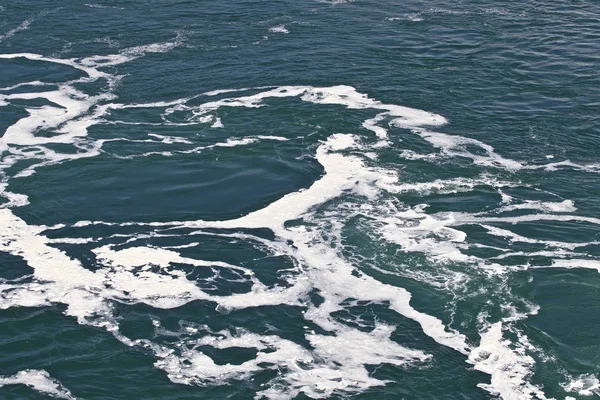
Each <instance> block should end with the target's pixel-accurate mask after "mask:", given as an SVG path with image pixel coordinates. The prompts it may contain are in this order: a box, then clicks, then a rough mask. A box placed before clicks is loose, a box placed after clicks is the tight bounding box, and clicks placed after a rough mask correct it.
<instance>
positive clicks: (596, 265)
mask: <svg viewBox="0 0 600 400" xmlns="http://www.w3.org/2000/svg"><path fill="white" fill-rule="evenodd" d="M552 267H554V268H568V269H570V268H589V269H595V270H597V271H598V272H600V260H590V259H569V260H552Z"/></svg>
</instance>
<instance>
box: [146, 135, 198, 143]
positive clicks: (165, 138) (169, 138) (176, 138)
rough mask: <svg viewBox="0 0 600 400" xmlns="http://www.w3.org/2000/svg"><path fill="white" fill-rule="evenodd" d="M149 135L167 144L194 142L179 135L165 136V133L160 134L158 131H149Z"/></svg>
mask: <svg viewBox="0 0 600 400" xmlns="http://www.w3.org/2000/svg"><path fill="white" fill-rule="evenodd" d="M148 136H151V137H154V138H157V139H158V140H159V141H160V142H161V143H165V144H173V143H184V144H192V142H191V141H190V140H189V139H186V138H183V137H179V136H164V135H159V134H157V133H149V134H148Z"/></svg>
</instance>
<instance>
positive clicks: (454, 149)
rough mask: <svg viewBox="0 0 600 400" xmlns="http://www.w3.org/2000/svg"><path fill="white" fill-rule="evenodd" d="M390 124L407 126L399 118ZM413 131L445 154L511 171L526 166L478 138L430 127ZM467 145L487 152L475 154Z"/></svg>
mask: <svg viewBox="0 0 600 400" xmlns="http://www.w3.org/2000/svg"><path fill="white" fill-rule="evenodd" d="M390 124H391V125H395V126H399V127H405V124H404V123H403V122H398V120H394V121H392V122H391V123H390ZM413 132H415V133H417V134H419V135H420V136H421V137H422V138H423V139H425V140H426V141H427V142H429V143H431V145H433V146H434V147H436V148H438V149H440V150H441V151H442V153H443V154H445V155H447V156H450V157H465V158H470V159H471V160H473V163H475V164H477V165H481V166H485V167H493V168H502V169H506V170H509V171H518V170H520V169H522V168H523V167H524V165H523V164H522V163H521V162H519V161H515V160H511V159H508V158H504V157H502V156H501V155H499V154H498V153H496V152H495V151H494V148H493V147H492V146H490V145H489V144H486V143H483V142H481V141H479V140H477V139H472V138H467V137H463V136H455V135H448V134H445V133H440V132H433V131H431V130H428V129H413ZM467 146H474V147H478V148H479V149H481V150H483V152H484V153H485V154H484V155H480V154H475V153H473V152H471V151H469V149H468V148H467Z"/></svg>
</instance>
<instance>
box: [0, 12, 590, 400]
mask: <svg viewBox="0 0 600 400" xmlns="http://www.w3.org/2000/svg"><path fill="white" fill-rule="evenodd" d="M327 3H335V4H336V5H339V6H342V5H343V3H352V2H346V1H334V2H327ZM86 6H87V7H88V8H92V9H96V8H105V7H106V6H104V5H97V4H87V5H86ZM440 13H445V11H442V10H441V9H440V10H435V11H431V12H430V13H429V14H427V15H431V14H440ZM421 15H425V14H421V13H411V14H406V19H407V20H409V21H411V22H420V21H422V18H421ZM403 18H404V17H403ZM400 19H402V18H400V17H389V18H388V19H387V20H389V21H394V22H399V20H400ZM30 23H31V21H30V20H27V21H25V22H23V23H22V24H21V25H19V26H18V27H17V28H14V29H12V30H10V31H8V32H7V33H5V34H4V35H1V36H0V41H2V40H3V39H5V38H10V37H11V36H12V35H15V34H16V33H18V32H19V31H22V30H25V29H27V28H28V27H29V25H30ZM269 31H270V32H271V33H282V34H287V33H290V32H289V31H288V29H286V24H281V25H277V26H273V27H271V28H269ZM290 36H291V35H290ZM185 46H186V43H185V40H184V39H181V40H177V41H169V42H158V43H151V44H145V45H140V46H133V47H125V48H123V49H122V50H120V51H119V52H118V53H115V54H108V55H86V56H83V57H74V58H61V57H53V56H45V55H41V54H34V53H26V52H19V53H4V54H0V59H1V60H5V61H7V62H26V63H31V64H32V65H36V66H38V67H39V68H43V66H44V65H53V66H60V67H65V68H68V69H72V70H73V72H76V73H77V74H79V76H78V77H76V78H73V79H70V78H67V79H65V80H61V81H58V82H57V81H52V82H50V81H48V82H45V81H44V80H45V79H46V77H44V76H43V75H42V76H37V77H36V80H32V81H28V82H19V83H14V84H10V85H7V86H6V87H3V88H0V107H6V108H13V107H21V108H22V111H23V112H24V113H25V114H26V115H24V116H21V117H20V118H18V119H17V120H16V121H15V122H13V123H11V124H10V125H8V127H7V128H6V129H5V130H4V133H3V135H2V137H1V138H0V152H1V154H2V161H1V164H0V172H1V177H2V182H1V183H0V191H1V192H0V194H1V195H2V197H3V198H4V199H5V201H4V202H3V203H2V204H1V205H0V206H1V207H2V208H1V209H0V220H1V223H0V251H1V252H3V253H5V254H10V255H11V256H14V257H17V258H18V259H20V260H22V261H24V262H25V263H26V265H27V267H28V268H29V270H28V271H29V272H27V273H25V274H23V275H22V276H18V277H8V278H4V277H3V278H0V308H1V309H3V310H12V309H17V308H36V307H51V306H55V305H60V306H61V307H62V308H61V310H62V312H63V313H64V315H66V316H67V317H69V318H71V319H73V320H76V321H77V323H78V324H80V325H83V326H88V327H92V328H93V329H96V330H98V331H102V332H107V333H109V334H110V335H112V337H113V338H114V339H116V340H117V341H118V343H119V346H121V347H123V348H128V349H133V351H136V352H139V353H141V354H146V355H150V357H151V358H152V360H153V361H152V362H151V364H152V366H153V368H156V369H158V370H160V371H161V373H163V374H166V376H167V377H168V379H169V380H170V382H172V384H174V385H176V386H177V387H178V386H180V385H183V386H191V387H220V386H230V385H236V382H253V381H255V380H256V382H260V386H258V387H253V388H252V389H251V391H252V392H253V395H254V398H256V399H261V398H268V399H292V398H296V397H297V396H301V395H304V396H308V397H309V398H314V399H321V398H323V399H324V398H331V397H333V396H341V397H345V396H349V395H360V394H365V395H369V393H370V390H373V389H374V388H380V387H386V386H390V385H391V384H393V383H394V380H393V379H390V378H389V377H387V376H386V374H385V373H381V374H379V373H378V372H377V370H378V368H380V367H382V366H392V367H393V368H401V370H402V371H407V373H417V374H418V372H415V371H419V370H425V369H428V368H433V366H434V365H435V364H436V363H439V362H441V361H440V360H438V357H439V356H438V354H439V353H440V352H442V353H443V354H451V355H449V357H455V358H456V359H457V360H461V363H462V364H454V368H463V369H465V370H468V371H478V372H481V373H482V375H477V376H478V377H479V379H480V380H479V382H478V384H477V385H475V386H477V387H479V388H480V389H483V391H485V392H483V391H482V392H481V393H479V395H481V394H482V393H487V394H489V395H491V396H499V397H501V398H503V399H506V400H512V399H549V398H554V396H555V395H554V394H552V395H550V394H548V392H547V387H548V386H552V385H554V386H557V382H556V381H557V379H560V380H561V382H560V387H561V388H562V389H563V390H564V395H563V396H562V397H563V398H568V397H566V396H569V395H570V396H574V395H579V396H597V395H600V391H599V384H598V378H597V375H595V374H594V373H589V372H588V373H584V374H582V373H581V372H577V371H575V370H570V369H569V367H568V366H567V365H563V364H561V363H562V362H563V360H562V359H561V358H560V357H559V356H557V355H555V354H554V353H553V350H552V348H548V347H547V346H546V344H545V342H546V339H545V338H543V335H544V332H543V331H541V330H539V331H538V330H534V329H532V328H531V327H530V326H528V324H527V321H528V319H529V318H530V317H532V316H535V315H537V314H538V313H539V312H540V309H541V307H540V306H539V305H538V304H536V302H535V300H533V299H531V297H530V296H527V294H526V293H524V291H523V290H522V286H523V285H527V283H523V282H522V283H516V282H515V280H516V279H517V278H516V277H518V276H521V275H520V274H524V273H530V271H534V270H535V271H552V270H558V269H560V270H565V271H571V270H573V269H576V270H579V269H582V270H597V271H598V272H600V261H599V260H598V258H597V257H595V256H594V255H593V254H594V251H593V249H595V248H597V245H598V243H600V242H598V241H596V240H593V239H591V236H593V235H591V234H582V235H580V236H577V235H575V234H574V235H569V236H567V235H565V237H564V238H563V239H561V240H556V238H555V237H554V235H552V234H550V233H551V231H552V229H561V228H564V229H567V230H569V232H570V231H571V230H572V229H577V228H574V227H573V226H574V224H575V225H576V226H577V227H581V229H583V230H587V231H589V232H597V229H598V225H600V218H598V217H596V216H594V215H590V214H588V213H587V212H586V211H585V210H583V211H581V210H580V205H579V204H578V202H577V201H574V200H573V199H569V198H564V196H563V195H561V194H559V193H552V192H548V191H544V190H542V189H540V188H539V187H538V185H537V184H536V182H535V180H532V179H530V178H529V175H528V174H531V173H540V174H544V175H543V177H544V179H553V178H552V177H553V174H557V173H564V172H565V171H567V172H571V173H578V174H584V175H586V176H587V175H592V176H594V175H595V174H597V172H598V168H597V167H596V164H593V163H584V162H571V161H569V160H565V161H558V162H555V161H553V159H552V158H547V159H546V160H545V161H544V162H541V163H540V162H539V161H529V160H527V159H517V158H511V157H509V156H508V155H506V154H504V153H503V152H502V151H501V150H499V149H496V148H495V147H493V146H492V145H490V144H488V143H486V141H484V140H480V139H479V138H474V137H469V132H465V133H464V135H465V136H462V135H459V134H456V133H452V134H451V133H445V132H447V131H446V129H447V127H451V126H452V123H451V122H449V121H448V120H447V119H446V118H445V117H444V116H442V115H438V114H436V113H434V112H429V111H426V110H421V109H417V108H412V107H408V106H406V105H401V104H394V103H390V102H385V101H379V100H377V99H375V98H374V97H371V96H370V95H369V94H367V93H363V92H362V91H360V90H358V89H356V88H355V87H353V86H349V85H331V86H327V85H324V86H313V85H302V84H295V85H284V86H279V85H278V82H276V81H273V82H268V84H269V85H272V86H264V85H257V86H256V87H251V86H249V87H244V88H241V87H238V88H235V87H229V88H227V87H226V88H224V89H215V90H212V91H209V92H198V93H193V94H191V95H188V96H186V97H181V98H177V96H172V97H157V98H154V97H153V96H152V94H151V93H152V88H151V87H150V89H149V90H148V95H147V96H145V97H144V101H137V100H135V101H131V102H128V101H123V100H121V99H120V93H121V92H120V89H119V88H120V87H121V85H123V83H122V81H123V80H124V79H126V78H124V77H123V76H122V75H120V74H119V72H118V71H117V70H116V69H117V68H118V67H119V66H123V65H127V64H128V63H132V62H134V61H136V60H138V59H141V58H143V57H145V56H147V55H151V54H167V53H169V52H174V51H176V50H177V49H180V48H184V47H185ZM22 104H28V105H27V106H24V107H23V106H22ZM40 104H41V105H40ZM296 108H298V109H300V110H302V112H303V113H304V112H307V114H306V115H309V116H310V115H312V116H314V115H324V116H326V117H325V119H322V118H319V120H322V121H326V122H327V121H328V120H329V119H330V118H329V117H328V116H331V119H335V118H339V119H340V121H338V122H339V129H338V130H336V129H331V126H332V125H328V126H325V127H322V126H320V125H311V127H310V129H306V132H304V133H302V134H295V133H294V132H291V133H290V132H287V131H286V130H285V129H281V131H280V132H279V133H277V134H273V133H272V131H271V130H267V129H264V130H253V129H248V130H247V131H245V130H240V129H239V125H238V122H237V121H236V118H240V119H242V120H243V121H245V120H253V119H260V118H264V116H265V114H264V112H269V110H270V109H274V110H276V111H277V110H281V109H296ZM265 110H266V111H265ZM305 110H308V111H305ZM274 112H275V111H274ZM348 121H350V122H348ZM230 124H231V125H233V126H234V128H230ZM128 127H135V129H133V130H132V131H131V132H129V131H126V130H124V129H125V128H128ZM137 127H142V128H141V130H138V128H137ZM311 129H313V132H311ZM200 130H202V132H206V133H203V134H202V135H197V134H190V132H195V131H200ZM123 132H125V133H123ZM142 132H143V133H142ZM186 132H187V133H186ZM315 132H318V134H315ZM450 132H452V130H450ZM263 146H274V148H275V149H276V151H277V157H279V158H280V159H281V160H282V161H281V163H282V165H287V164H289V163H292V162H294V163H295V162H298V163H302V162H311V163H313V164H314V165H316V166H317V167H318V168H319V170H318V173H317V174H314V176H315V177H314V179H312V180H311V181H310V182H309V183H308V184H306V185H305V186H304V187H303V188H298V189H297V190H293V191H290V192H288V193H283V194H282V193H276V194H275V195H273V196H271V197H270V198H269V200H268V201H262V203H261V204H260V206H253V207H254V208H253V209H252V210H250V211H248V210H246V211H244V212H241V213H238V215H237V216H232V217H224V218H220V217H218V218H204V217H203V218H179V219H170V218H168V215H171V214H169V213H166V214H163V213H162V212H161V209H160V208H157V209H156V210H155V212H154V213H153V215H150V216H143V217H138V216H135V215H134V216H133V217H131V218H128V216H127V215H126V214H125V215H121V216H120V217H119V218H112V219H110V218H107V219H106V220H102V219H96V217H95V216H94V215H90V216H89V218H87V219H81V220H76V219H75V220H72V219H71V220H62V221H59V222H58V223H56V222H50V223H48V224H46V222H45V218H44V216H43V214H40V215H39V216H38V217H36V218H32V216H33V215H35V214H29V211H27V212H24V211H23V210H28V209H30V208H31V207H32V206H33V207H35V205H36V204H37V203H38V201H39V199H37V198H34V197H32V196H31V194H30V193H28V192H27V191H26V190H24V191H22V192H21V191H20V190H19V188H21V187H23V185H22V184H21V182H23V181H26V180H33V181H35V179H36V177H37V176H38V175H42V174H43V173H44V172H43V171H47V170H53V169H56V168H62V167H63V166H64V167H65V168H66V167H68V166H69V165H73V164H76V165H78V166H80V167H81V166H84V165H91V164H94V163H96V164H101V165H108V166H110V165H111V163H115V162H117V160H121V161H123V162H128V163H132V164H128V165H133V163H142V162H143V163H144V165H150V164H152V163H153V162H161V160H165V159H179V158H184V157H197V158H196V159H195V161H194V162H195V163H203V162H208V161H209V160H212V159H214V160H217V161H219V160H220V159H225V160H227V159H229V160H231V159H232V158H235V155H236V154H250V157H252V156H253V155H256V154H259V152H260V150H261V149H262V147H263ZM298 148H300V149H301V150H302V155H301V156H296V157H295V158H294V157H291V158H289V159H285V157H290V154H295V153H293V152H292V151H291V150H287V149H296V150H297V149H298ZM296 150H294V151H296ZM236 151H239V152H247V153H235V152H236ZM287 151H290V152H289V153H288V152H287ZM201 157H202V158H201ZM186 159H187V158H186ZM192 159H193V158H192ZM211 162H212V161H211ZM223 162H225V161H223ZM411 163H418V165H421V166H430V167H431V168H438V169H440V171H443V173H442V172H440V173H439V174H438V176H434V177H433V178H432V179H428V178H431V175H423V176H421V177H420V178H417V179H414V177H412V176H411V175H410V173H408V172H405V171H403V169H402V168H403V165H411ZM414 165H416V164H414ZM455 165H458V166H460V167H457V168H456V170H452V167H453V166H455ZM398 166H400V168H399V167H398ZM73 168H75V167H73ZM461 168H463V169H464V168H468V169H469V171H470V172H469V173H468V174H462V173H461V171H462V170H461ZM181 173H182V174H183V173H185V171H182V172H181ZM271 173H272V174H275V175H277V174H278V172H277V171H276V170H275V171H273V172H271ZM114 174H119V171H116V170H115V171H114ZM279 174H281V173H279ZM92 179H94V178H92ZM224 179H225V178H224ZM57 184H60V185H68V184H69V182H60V183H57ZM129 184H131V185H143V184H139V183H137V182H130V183H129ZM164 184H165V187H168V185H169V182H165V183H164ZM174 184H175V183H174ZM297 186H298V185H297ZM476 193H484V194H485V196H487V197H488V200H487V202H486V204H485V206H478V205H477V204H475V206H465V207H460V205H457V206H456V208H455V209H454V210H450V211H449V210H447V209H446V210H444V208H443V207H440V202H443V201H444V199H449V200H448V201H457V200H456V199H460V198H461V197H460V196H464V198H468V196H471V195H474V194H476ZM206 195H207V196H210V195H211V194H210V193H207V194H206ZM236 196H244V194H240V193H237V194H236ZM179 200H180V199H173V200H172V202H173V204H175V205H174V206H175V207H176V206H177V205H176V204H177V202H178V201H179ZM86 201H93V198H91V197H90V198H87V199H86ZM131 201H132V202H136V201H139V200H138V199H137V198H135V197H134V198H133V199H132V200H131ZM222 201H224V202H225V199H223V200H222ZM224 204H226V203H224ZM447 208H449V209H452V207H447ZM76 215H77V214H76ZM100 215H102V213H100ZM140 215H141V214H140ZM36 219H37V220H38V221H40V222H39V223H36V222H35V221H36ZM549 224H551V225H549ZM523 226H527V227H529V228H530V229H524V228H522V227H523ZM550 226H551V227H550ZM549 232H550V233H549ZM590 239H591V240H590ZM211 243H213V244H211ZM214 243H219V245H218V246H225V247H226V248H229V249H230V250H229V251H233V252H235V251H236V250H239V251H240V256H231V255H228V254H226V253H223V254H221V255H220V257H219V254H220V253H215V254H212V255H210V253H207V252H205V253H203V250H205V249H207V248H209V247H210V246H217V245H215V244H214ZM591 249H592V250H591ZM244 252H251V253H252V254H253V256H247V255H244ZM202 254H205V256H206V257H205V258H204V257H202ZM260 260H271V261H272V263H271V265H270V267H269V268H268V269H266V270H265V267H264V266H261V265H262V264H261V261H260ZM417 288H423V289H422V290H421V289H417ZM415 290H417V292H415ZM428 293H429V294H428ZM427 296H430V297H431V301H432V304H431V305H427V300H426V297H427ZM197 304H203V305H208V307H209V308H210V309H212V310H214V311H216V317H215V318H218V319H219V320H224V321H230V322H227V323H225V324H224V323H215V325H214V326H212V324H211V322H212V321H209V322H208V323H205V322H195V321H192V320H189V317H186V316H185V315H183V316H182V317H181V318H179V319H178V327H174V326H172V324H171V325H170V326H167V325H168V324H167V323H166V322H165V321H162V320H161V318H160V317H155V316H152V314H150V313H148V314H144V313H142V314H140V315H136V316H135V318H137V319H140V318H142V319H144V320H145V322H144V323H145V324H146V325H145V326H147V327H146V328H144V329H140V331H139V332H135V333H133V332H132V331H131V329H130V328H128V327H127V325H128V323H129V322H130V321H128V315H129V314H127V313H124V312H122V309H127V308H134V307H136V306H143V307H147V308H146V309H150V310H157V311H158V310H172V311H173V312H174V313H176V312H178V310H180V309H182V308H184V307H190V306H194V305H197ZM265 309H273V310H275V311H274V312H275V313H281V314H282V315H284V316H283V317H282V318H284V321H287V322H286V323H289V324H291V326H293V328H292V330H294V332H293V334H290V333H289V332H282V331H281V327H279V328H277V327H275V326H277V325H278V326H281V324H278V323H277V321H271V320H270V318H273V315H271V314H264V321H261V322H263V323H265V324H267V325H268V326H273V328H272V329H271V328H269V329H267V330H264V329H262V330H261V329H260V328H258V329H257V328H256V327H255V326H253V325H252V323H251V322H252V321H243V320H241V321H240V320H239V318H238V319H234V318H232V315H233V314H235V312H236V311H240V310H245V311H246V310H247V311H248V312H250V311H257V310H260V311H261V312H262V310H265ZM292 310H293V311H292ZM161 315H164V314H161ZM271 324H272V325H271ZM411 324H412V325H411ZM400 326H403V327H404V326H410V327H411V328H410V329H409V330H408V332H411V333H406V334H405V333H404V332H401V328H400ZM412 331H414V332H412ZM227 352H230V353H231V354H238V353H239V354H243V355H244V356H243V357H242V358H243V360H236V362H233V361H230V362H224V361H222V360H220V359H219V354H226V353H227ZM549 369H550V370H554V373H552V372H548V370H549ZM0 372H2V371H0ZM11 385H26V386H28V387H30V388H31V389H33V390H35V391H37V392H39V393H41V394H46V395H50V396H54V397H56V398H63V399H75V398H79V397H76V394H77V393H76V390H75V389H71V390H72V391H73V393H75V395H74V394H72V393H71V391H69V389H66V388H65V387H64V386H63V384H62V383H59V381H58V380H57V379H54V378H53V377H51V375H50V374H49V373H48V372H46V371H45V370H42V369H23V370H21V371H19V372H16V373H14V374H7V375H1V376H0V388H2V387H8V386H11ZM250 385H252V383H250ZM472 389H474V388H472ZM552 390H553V391H555V390H556V389H552ZM553 393H554V392H553Z"/></svg>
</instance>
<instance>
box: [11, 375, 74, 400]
mask: <svg viewBox="0 0 600 400" xmlns="http://www.w3.org/2000/svg"><path fill="white" fill-rule="evenodd" d="M8 385H25V386H28V387H30V388H31V389H33V390H35V391H36V392H38V393H41V394H45V395H48V396H51V397H54V398H58V399H66V400H76V399H77V397H75V396H73V395H72V394H71V392H70V391H69V390H68V389H67V388H65V387H64V386H63V385H62V384H61V383H60V382H58V381H57V380H55V379H52V377H50V374H48V372H46V371H44V370H39V369H26V370H23V371H19V372H17V373H16V374H15V375H12V376H1V375H0V387H2V386H8Z"/></svg>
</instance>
